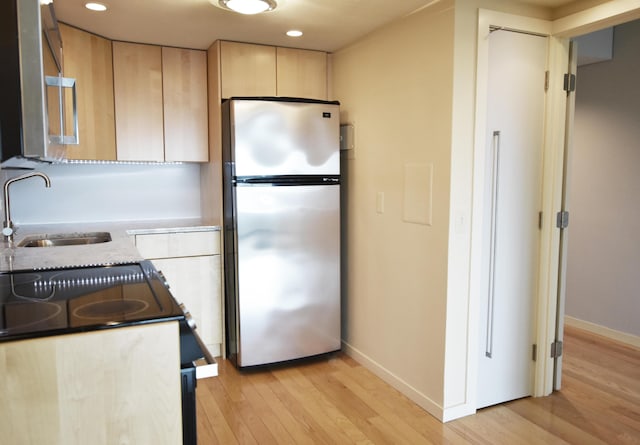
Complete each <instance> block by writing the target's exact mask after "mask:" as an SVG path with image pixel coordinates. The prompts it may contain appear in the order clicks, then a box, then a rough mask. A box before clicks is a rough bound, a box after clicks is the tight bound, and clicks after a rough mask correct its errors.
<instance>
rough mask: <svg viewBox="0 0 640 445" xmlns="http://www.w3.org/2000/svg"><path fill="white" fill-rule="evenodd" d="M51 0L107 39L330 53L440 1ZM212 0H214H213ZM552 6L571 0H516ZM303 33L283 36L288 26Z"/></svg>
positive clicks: (60, 13) (71, 19) (68, 17)
mask: <svg viewBox="0 0 640 445" xmlns="http://www.w3.org/2000/svg"><path fill="white" fill-rule="evenodd" d="M86 1H87V0H54V6H55V10H56V15H57V17H58V20H60V21H62V22H65V23H68V24H71V25H75V26H77V27H79V28H82V29H85V30H87V31H91V32H93V33H96V34H99V35H101V36H104V37H107V38H109V39H112V40H124V41H131V42H140V43H153V44H158V45H166V46H177V47H184V48H195V49H206V48H208V47H209V46H210V45H211V43H213V42H214V41H215V40H217V39H223V40H236V41H241V42H253V43H262V44H268V45H276V46H289V47H296V48H306V49H317V50H323V51H328V52H332V51H335V50H338V49H340V48H342V47H344V46H346V45H348V44H349V43H352V42H354V41H356V40H357V39H358V38H360V37H362V36H364V35H366V34H368V33H370V32H371V31H373V30H374V29H376V28H379V27H381V26H383V25H384V24H386V23H389V22H391V21H393V20H395V19H398V18H400V17H403V16H406V15H409V14H411V13H412V12H414V11H416V10H418V9H420V8H423V7H425V6H427V5H429V4H431V3H435V2H438V1H440V0H277V1H278V8H277V9H276V10H274V11H272V12H269V13H264V14H259V15H256V16H245V15H241V14H237V13H234V12H231V11H226V10H223V9H220V8H218V7H216V6H214V5H212V4H211V3H210V2H209V0H96V1H101V2H102V3H104V4H106V5H107V6H108V7H109V9H108V10H107V11H106V12H94V11H89V10H87V9H86V8H85V7H84V4H85V2H86ZM213 1H215V0H213ZM521 1H523V2H524V3H530V4H537V5H540V6H548V7H557V6H561V5H564V4H568V3H571V2H572V1H573V0H521ZM294 28H295V29H300V30H302V31H303V32H304V35H303V36H302V37H299V38H291V37H287V36H286V35H285V34H284V33H285V32H286V31H288V30H290V29H294Z"/></svg>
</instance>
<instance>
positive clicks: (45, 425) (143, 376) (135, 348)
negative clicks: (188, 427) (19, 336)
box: [0, 321, 182, 445]
mask: <svg viewBox="0 0 640 445" xmlns="http://www.w3.org/2000/svg"><path fill="white" fill-rule="evenodd" d="M0 375H2V379H0V401H2V414H1V415H0V442H2V443H7V444H12V445H21V444H39V445H76V444H77V445H80V444H82V445H86V444H92V445H99V444H105V445H106V444H124V443H129V444H154V445H155V444H167V445H174V444H175V445H177V444H181V443H182V414H181V390H180V343H179V328H178V322H177V321H172V322H162V323H154V324H148V325H143V326H132V327H124V328H113V329H108V330H101V331H92V332H87V333H78V334H69V335H58V336H52V337H44V338H37V339H29V340H20V341H14V342H7V343H0Z"/></svg>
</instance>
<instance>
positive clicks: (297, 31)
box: [287, 29, 302, 37]
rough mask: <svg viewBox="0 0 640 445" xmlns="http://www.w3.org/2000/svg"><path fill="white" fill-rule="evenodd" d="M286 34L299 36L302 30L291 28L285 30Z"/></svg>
mask: <svg viewBox="0 0 640 445" xmlns="http://www.w3.org/2000/svg"><path fill="white" fill-rule="evenodd" d="M287 35H288V36H289V37H300V36H301V35H302V31H299V30H297V29H292V30H291V31H287Z"/></svg>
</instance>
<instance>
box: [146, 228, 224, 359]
mask: <svg viewBox="0 0 640 445" xmlns="http://www.w3.org/2000/svg"><path fill="white" fill-rule="evenodd" d="M136 248H137V249H138V252H140V254H141V255H142V256H143V257H144V258H146V259H149V260H151V261H152V262H153V264H154V266H155V267H156V269H158V270H160V271H161V272H162V273H163V274H164V276H165V278H166V279H167V282H168V283H169V286H170V290H171V293H172V294H173V296H174V297H175V298H176V300H177V301H178V303H184V305H185V306H186V308H187V309H188V310H189V312H190V313H191V315H192V316H193V319H194V321H195V322H196V325H197V330H198V334H199V335H200V338H201V339H202V341H203V342H204V343H205V345H206V346H207V348H208V349H209V352H210V353H211V355H213V356H214V357H218V356H220V355H222V351H221V348H222V338H223V322H222V310H223V306H222V264H221V255H220V232H219V231H201V232H182V233H181V232H178V233H156V234H141V235H136Z"/></svg>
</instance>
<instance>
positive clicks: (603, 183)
mask: <svg viewBox="0 0 640 445" xmlns="http://www.w3.org/2000/svg"><path fill="white" fill-rule="evenodd" d="M582 40H583V39H578V54H579V55H580V54H581V53H582V54H584V53H585V52H586V53H587V54H588V55H591V54H593V53H595V51H594V50H589V49H590V48H588V47H586V45H585V44H584V42H583V41H582ZM612 40H613V42H612V43H609V45H611V46H610V56H609V57H608V58H606V57H605V58H601V59H594V58H591V59H587V60H586V61H587V62H590V63H583V64H582V65H581V66H580V67H579V68H578V80H577V89H576V107H575V119H574V126H573V129H574V131H573V132H574V136H573V144H572V149H571V151H572V156H571V158H570V162H569V169H570V175H569V178H568V196H569V211H570V214H571V217H570V219H571V224H570V226H569V243H568V249H567V259H568V262H567V270H566V289H567V290H566V311H565V312H566V314H567V316H568V321H567V322H568V323H570V324H573V325H574V326H578V327H581V328H583V329H584V328H586V329H587V330H590V331H592V332H595V333H598V334H601V335H605V336H607V337H611V338H614V339H618V340H622V341H627V342H631V343H633V340H634V338H635V340H636V341H637V339H638V338H639V337H640V327H639V326H638V324H637V318H638V315H639V314H640V301H639V300H638V299H637V294H638V291H639V290H640V278H638V274H637V271H638V269H639V268H640V252H638V249H637V246H638V244H639V243H640V234H639V233H638V231H637V227H638V225H637V223H636V222H637V221H638V220H639V218H640V205H639V204H638V203H637V196H638V193H639V192H640V175H638V165H640V148H639V147H638V145H637V141H638V140H639V139H640V129H639V128H638V125H637V120H638V110H639V109H640V88H638V87H637V85H636V82H637V79H638V76H640V63H639V62H638V58H637V48H638V47H639V46H640V21H638V20H636V21H633V22H628V23H625V24H622V25H618V26H616V27H615V28H614V30H613V39H612ZM587 45H588V43H587ZM585 48H586V49H587V50H589V51H585ZM579 60H580V58H579ZM594 62H595V63H594ZM625 337H629V338H625Z"/></svg>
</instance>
